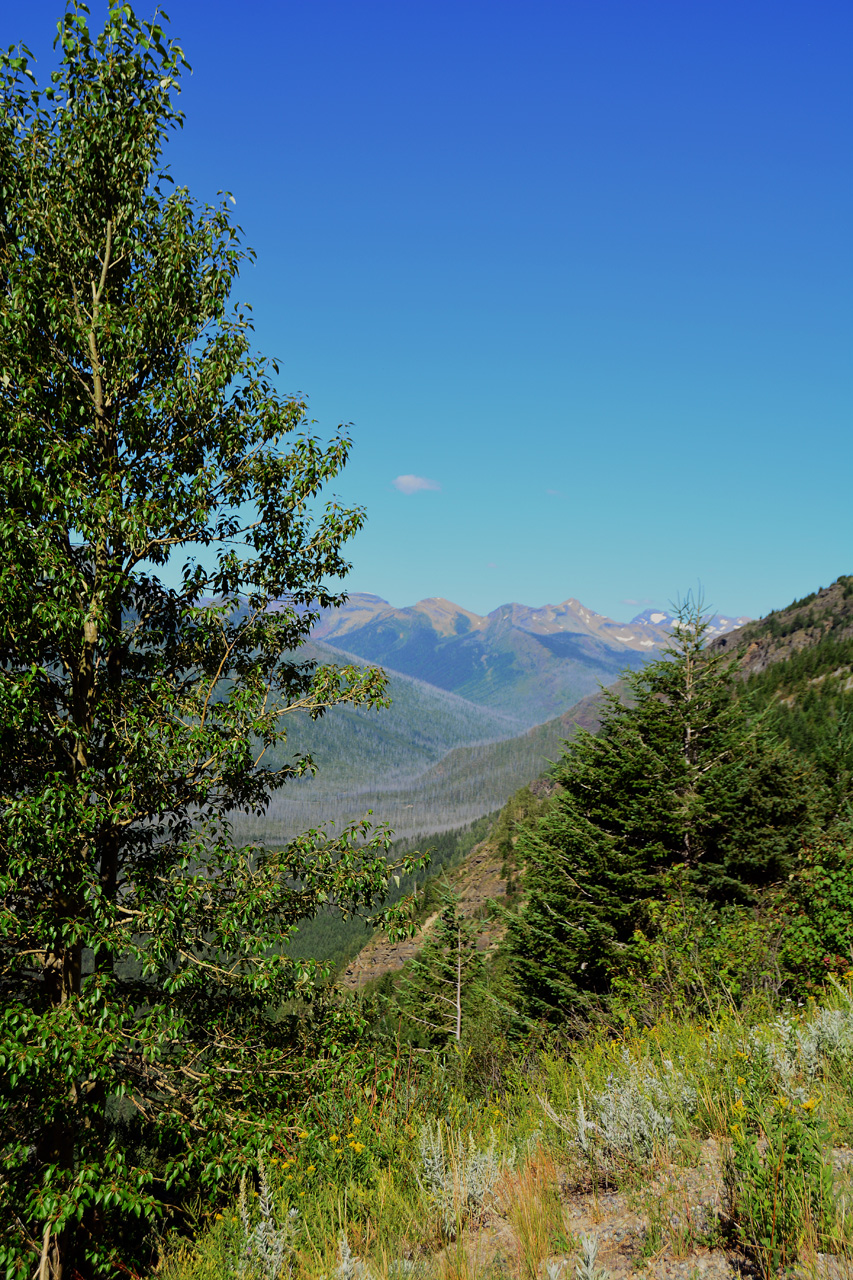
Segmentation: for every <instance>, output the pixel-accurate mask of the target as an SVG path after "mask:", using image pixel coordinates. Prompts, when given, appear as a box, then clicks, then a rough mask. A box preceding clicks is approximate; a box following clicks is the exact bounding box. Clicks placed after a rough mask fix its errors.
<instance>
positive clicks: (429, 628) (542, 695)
mask: <svg viewBox="0 0 853 1280" xmlns="http://www.w3.org/2000/svg"><path fill="white" fill-rule="evenodd" d="M673 620H674V619H673V615H672V614H671V613H669V612H667V611H663V610H657V611H655V610H647V611H646V613H644V614H640V615H638V616H637V618H636V619H634V621H633V622H630V623H620V622H615V621H614V620H613V619H612V618H608V617H605V616H604V615H603V614H599V613H596V612H595V611H594V610H592V609H588V608H587V607H586V606H585V605H583V604H581V602H580V601H579V600H577V599H575V598H574V597H570V598H569V599H568V600H564V601H563V602H562V603H561V604H558V605H551V604H547V605H542V606H541V607H538V608H532V607H530V606H528V605H523V604H518V603H510V604H504V605H501V606H499V607H498V608H497V609H494V610H492V612H491V613H489V614H487V615H486V616H485V617H481V616H479V615H477V614H474V613H472V612H470V610H467V609H463V608H461V607H460V606H459V605H456V604H453V603H452V602H451V601H449V600H444V599H442V598H440V597H433V598H430V599H427V600H421V601H418V603H417V604H414V605H411V606H408V607H406V608H402V609H400V608H396V607H395V606H393V605H391V604H389V603H388V601H386V600H383V599H382V598H381V596H376V595H369V594H366V593H355V594H353V595H352V596H350V598H349V600H348V601H347V602H346V604H344V605H343V606H342V607H341V608H339V609H336V610H333V611H332V610H329V611H327V612H325V613H323V614H322V616H321V617H320V619H319V621H318V623H317V625H316V626H315V628H314V631H313V633H312V636H313V638H314V639H315V640H318V641H322V642H323V643H324V644H326V645H330V646H332V647H333V648H338V649H341V650H344V651H346V652H348V653H350V654H354V655H356V656H357V657H359V658H361V659H363V660H365V661H367V662H375V663H378V664H379V665H380V666H383V667H386V668H388V669H390V670H392V671H399V672H402V673H403V674H405V675H408V676H414V677H415V678H417V679H420V680H425V681H426V682H428V683H429V684H432V685H435V686H437V687H438V688H440V689H444V690H447V691H448V692H451V693H455V694H458V695H459V696H460V697H463V698H466V699H467V700H468V701H470V702H472V703H474V704H476V705H479V706H482V707H489V708H491V709H493V710H495V711H499V712H502V713H503V714H504V715H509V716H512V717H514V718H515V719H517V720H519V721H520V722H521V723H522V724H523V725H524V727H532V726H533V725H536V724H542V723H543V722H545V721H546V720H550V719H553V718H554V717H555V716H559V715H562V714H563V712H565V711H566V710H567V709H568V708H569V707H571V706H573V705H574V704H575V703H576V702H578V701H579V700H580V699H581V698H583V697H586V696H587V695H588V694H591V693H593V692H594V691H595V690H596V689H597V688H598V686H599V685H600V684H610V683H611V682H612V681H613V680H615V679H617V678H618V676H619V675H620V674H621V672H622V671H623V670H624V669H625V668H626V667H629V668H631V669H633V670H636V669H638V668H639V667H641V666H642V665H643V663H644V662H645V661H646V660H647V659H648V657H649V656H650V655H651V654H654V653H655V652H656V651H657V650H659V649H660V648H662V647H664V646H665V645H666V643H667V641H668V638H669V634H670V631H671V627H672V623H673ZM744 621H745V620H744V619H743V618H737V619H733V618H728V617H718V618H716V619H714V622H713V626H714V629H715V633H718V632H720V631H724V630H727V629H730V628H731V627H732V626H735V625H738V624H740V623H742V622H744Z"/></svg>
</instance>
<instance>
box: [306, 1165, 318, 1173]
mask: <svg viewBox="0 0 853 1280" xmlns="http://www.w3.org/2000/svg"><path fill="white" fill-rule="evenodd" d="M305 1172H306V1173H316V1172H317V1166H316V1165H315V1164H309V1166H308V1168H307V1169H306V1170H305Z"/></svg>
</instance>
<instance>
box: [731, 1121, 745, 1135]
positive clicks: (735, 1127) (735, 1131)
mask: <svg viewBox="0 0 853 1280" xmlns="http://www.w3.org/2000/svg"><path fill="white" fill-rule="evenodd" d="M732 1136H733V1137H735V1138H742V1137H743V1129H741V1127H740V1125H739V1124H733V1125H732Z"/></svg>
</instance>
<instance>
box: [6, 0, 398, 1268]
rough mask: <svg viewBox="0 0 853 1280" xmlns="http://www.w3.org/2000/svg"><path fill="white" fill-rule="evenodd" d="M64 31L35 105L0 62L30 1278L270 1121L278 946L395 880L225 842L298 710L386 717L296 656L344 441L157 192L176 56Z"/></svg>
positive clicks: (16, 929)
mask: <svg viewBox="0 0 853 1280" xmlns="http://www.w3.org/2000/svg"><path fill="white" fill-rule="evenodd" d="M58 41H59V46H60V52H61V64H60V65H59V68H58V70H57V71H56V72H55V73H54V74H53V76H52V79H51V83H50V84H49V85H48V86H47V87H46V88H43V89H39V88H37V87H36V85H35V82H34V81H33V78H32V75H31V72H30V68H29V66H28V62H27V53H26V51H25V50H18V51H15V50H12V51H10V52H9V53H8V54H7V55H6V56H4V57H3V59H2V62H1V63H0V93H2V115H0V286H2V288H0V418H2V430H0V476H2V485H3V501H2V507H0V732H2V752H0V990H2V1009H0V1080H2V1084H0V1124H2V1150H0V1166H2V1171H0V1222H2V1225H3V1235H2V1242H0V1261H2V1264H3V1265H4V1266H5V1272H6V1274H7V1275H9V1276H14V1275H26V1276H27V1277H30V1276H32V1274H33V1273H34V1271H36V1270H37V1269H39V1268H40V1269H39V1276H40V1278H41V1280H48V1278H49V1277H52V1278H53V1280H59V1277H61V1276H64V1277H66V1278H67V1277H68V1276H70V1275H71V1274H72V1271H73V1269H76V1271H77V1272H79V1273H81V1274H82V1275H84V1276H88V1275H94V1274H102V1273H103V1274H107V1273H109V1274H113V1273H114V1263H115V1260H116V1258H119V1259H121V1257H122V1251H123V1250H125V1251H126V1250H129V1249H130V1248H131V1245H132V1241H131V1236H132V1231H131V1230H130V1228H129V1226H128V1224H129V1223H131V1224H132V1223H133V1222H134V1221H135V1220H137V1219H138V1220H140V1221H141V1222H142V1223H143V1228H142V1229H143V1230H148V1229H150V1226H151V1224H152V1222H153V1221H154V1220H156V1219H157V1217H158V1215H159V1214H161V1212H162V1210H163V1207H164V1205H165V1204H166V1203H167V1202H168V1201H169V1200H170V1199H171V1200H174V1199H176V1198H179V1197H180V1195H181V1194H182V1188H186V1187H188V1186H192V1188H193V1195H196V1194H197V1193H199V1192H200V1193H202V1194H204V1193H205V1192H206V1191H207V1190H209V1189H210V1188H211V1187H215V1186H216V1184H217V1182H218V1180H221V1179H223V1178H225V1179H227V1178H228V1177H230V1176H231V1173H232V1170H233V1168H234V1160H235V1154H236V1156H237V1157H238V1156H239V1153H240V1152H241V1150H245V1149H246V1148H247V1147H252V1148H257V1147H258V1146H261V1147H262V1146H263V1145H264V1143H265V1142H266V1141H268V1135H269V1131H270V1126H271V1125H274V1124H275V1123H284V1122H285V1121H286V1118H287V1106H288V1099H289V1098H291V1097H292V1096H293V1093H294V1090H295V1089H296V1087H297V1085H298V1082H299V1079H300V1076H299V1072H300V1070H301V1069H302V1068H301V1067H300V1065H299V1063H298V1062H296V1061H295V1060H294V1059H293V1057H292V1053H293V1041H292V1035H291V1032H290V1024H289V1022H288V1020H287V1018H286V1017H282V1016H280V1011H281V1010H282V1008H283V1007H284V1006H285V1003H286V1002H287V1001H288V1000H290V1001H292V999H293V997H295V996H298V995H299V993H300V992H306V991H310V990H312V987H313V982H314V978H315V974H314V971H313V968H312V966H311V965H310V964H307V963H295V962H293V961H291V960H289V959H288V958H287V954H286V947H285V944H286V940H287V937H288V934H289V932H290V931H292V930H293V928H294V926H295V924H296V922H297V921H298V920H299V919H300V918H303V917H305V916H310V915H311V914H312V913H314V912H315V911H316V910H317V909H318V907H319V906H320V905H321V904H325V903H329V902H335V901H337V902H338V903H339V904H340V905H341V906H342V907H343V909H344V910H348V911H349V910H355V909H356V908H358V907H362V906H367V905H369V904H370V903H371V902H373V901H375V900H376V899H377V898H380V899H381V898H382V897H383V895H384V890H385V886H386V883H387V877H388V874H389V867H388V865H387V863H386V860H385V856H384V854H385V847H386V846H385V841H384V839H383V838H382V837H381V835H380V837H379V838H377V839H370V838H368V837H369V834H370V833H369V831H368V830H367V828H361V827H358V828H354V829H350V830H347V831H345V832H343V833H341V834H340V835H339V836H338V837H337V838H335V839H332V838H331V837H324V836H323V835H322V834H320V833H316V832H314V833H309V834H308V835H306V836H305V837H304V838H302V839H299V840H296V841H294V842H293V843H291V844H290V845H289V847H287V848H286V849H284V850H282V851H278V850H275V851H273V850H266V849H248V848H240V847H238V846H237V845H236V844H235V842H234V840H233V839H232V837H231V833H230V829H229V815H232V814H234V813H236V812H237V811H252V812H254V813H262V812H263V810H264V807H265V805H266V803H267V800H268V798H269V796H270V794H271V793H272V792H273V791H274V790H276V789H277V788H278V787H280V786H282V785H283V784H284V783H285V782H286V781H287V780H288V779H289V778H292V777H294V776H296V775H299V774H302V773H304V772H305V771H306V770H309V769H310V768H311V762H310V759H308V758H292V759H290V760H289V761H288V762H287V763H286V764H285V765H284V766H283V767H281V768H268V767H266V765H265V752H267V751H268V750H269V749H270V748H271V747H273V746H275V745H276V744H280V743H281V742H282V741H283V739H284V737H285V732H286V730H285V724H286V714H287V713H289V712H292V711H293V710H295V709H300V710H302V711H304V712H307V713H308V714H310V715H312V716H317V715H319V714H321V713H322V712H323V711H324V710H325V709H326V708H327V707H329V706H332V705H333V704H335V703H338V702H341V701H348V702H353V703H366V704H368V705H376V704H377V702H379V701H381V699H382V696H383V680H382V676H381V673H379V672H376V671H366V672H365V671H362V670H357V669H354V668H344V669H337V668H334V667H316V668H315V667H313V666H312V665H311V664H306V663H302V662H300V661H299V654H298V652H297V651H298V648H299V645H300V643H301V641H302V640H303V639H304V638H305V637H306V635H307V634H308V632H309V630H310V627H311V624H312V620H313V617H314V611H315V610H316V608H317V607H318V606H322V607H329V606H332V605H334V604H335V603H337V602H338V601H339V600H341V599H342V596H341V595H340V594H339V593H338V592H337V591H336V590H335V589H333V586H331V585H329V584H330V583H332V584H334V583H335V582H337V581H339V579H340V577H341V575H342V574H344V573H345V571H346V570H347V568H348V565H347V563H346V560H345V559H344V556H343V547H344V544H345V543H346V541H347V539H348V538H350V536H351V535H352V534H353V533H354V532H355V531H356V530H357V529H358V528H359V526H360V525H361V523H362V520H363V512H362V511H361V510H360V509H344V508H343V507H341V506H340V505H339V504H338V503H337V502H336V501H334V500H333V499H330V500H328V501H326V500H325V499H324V498H323V494H324V490H325V487H326V485H327V482H328V481H330V480H331V479H332V478H333V477H335V476H336V475H337V474H338V473H339V471H340V469H341V467H342V466H343V465H344V462H345V460H346V457H347V452H348V449H349V446H350V441H349V438H348V435H347V433H346V432H345V431H341V432H339V434H338V435H337V436H336V437H335V438H334V439H333V440H332V441H331V443H329V444H323V443H321V441H320V440H319V439H317V438H316V436H315V435H314V434H312V432H311V429H310V426H309V424H308V422H307V420H306V417H305V405H304V404H303V403H302V402H301V401H299V400H297V399H293V398H290V397H286V396H282V395H281V394H279V392H278V391H277V390H276V387H275V381H274V379H275V376H276V374H277V372H278V371H277V368H276V365H275V364H274V363H273V362H270V361H267V360H265V359H263V358H262V357H260V356H259V355H257V354H256V353H255V352H254V350H253V347H252V342H251V338H252V333H251V329H252V326H251V319H250V315H249V313H248V311H247V310H246V309H245V308H242V307H240V306H237V307H236V308H234V307H232V302H231V298H232V290H233V288H234V285H235V281H236V279H237V273H238V269H239V267H240V264H241V263H242V262H245V261H246V260H247V259H248V258H250V257H251V254H250V251H249V250H247V249H245V248H244V247H243V245H242V242H241V235H240V231H239V228H238V227H236V226H235V225H234V223H233V222H232V221H231V218H230V216H229V212H228V202H227V200H223V203H222V204H220V205H219V206H217V207H213V208H212V207H207V206H204V205H200V204H198V203H197V202H196V201H194V200H193V198H192V197H191V196H190V194H189V192H188V191H187V190H186V189H184V188H182V187H175V186H173V185H172V183H171V180H170V177H169V174H168V172H167V171H166V169H165V168H164V165H163V161H162V149H163V146H164V142H165V140H166V138H167V136H168V133H169V130H170V129H172V128H173V127H175V126H177V125H180V124H181V116H180V113H179V112H178V110H177V108H176V105H175V95H176V92H177V88H178V81H179V77H180V74H181V71H182V69H183V68H184V67H185V65H186V64H185V61H184V56H183V53H182V51H181V49H180V48H179V47H178V46H177V45H176V44H175V43H173V42H168V41H167V40H166V37H165V35H164V33H163V30H162V28H161V26H160V25H159V24H158V23H157V22H156V21H152V22H140V21H138V20H137V18H136V17H135V16H134V14H133V12H132V10H131V9H130V7H129V6H128V5H121V4H114V5H113V7H112V8H111V9H110V11H109V18H108V21H107V24H106V27H105V29H104V30H103V32H102V33H101V34H99V35H97V36H93V35H92V34H90V30H89V26H88V22H87V11H86V9H85V7H84V6H83V5H82V4H79V5H76V6H75V5H72V6H70V7H69V9H68V10H67V12H66V14H65V16H64V18H63V20H62V21H61V23H60V25H59V36H58ZM319 1052H320V1054H321V1056H322V1053H323V1048H322V1043H321V1045H320V1049H319ZM146 1224H147V1225H146ZM129 1260H130V1255H129V1254H127V1253H126V1252H125V1254H124V1261H125V1262H127V1261H129Z"/></svg>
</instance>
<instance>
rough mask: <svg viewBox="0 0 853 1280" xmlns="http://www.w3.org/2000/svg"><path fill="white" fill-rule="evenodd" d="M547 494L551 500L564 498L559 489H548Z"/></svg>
mask: <svg viewBox="0 0 853 1280" xmlns="http://www.w3.org/2000/svg"><path fill="white" fill-rule="evenodd" d="M545 492H546V493H547V494H548V497H549V498H562V496H563V495H562V493H561V492H560V490H559V489H546V490H545Z"/></svg>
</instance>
